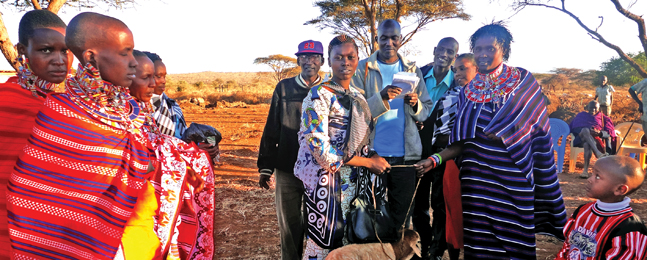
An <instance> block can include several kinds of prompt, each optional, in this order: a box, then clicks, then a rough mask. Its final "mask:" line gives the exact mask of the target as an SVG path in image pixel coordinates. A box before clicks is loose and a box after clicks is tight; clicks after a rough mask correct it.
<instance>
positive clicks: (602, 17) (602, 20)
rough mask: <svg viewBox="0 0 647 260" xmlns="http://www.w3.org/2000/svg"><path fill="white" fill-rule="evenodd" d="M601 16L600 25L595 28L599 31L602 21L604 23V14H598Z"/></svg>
mask: <svg viewBox="0 0 647 260" xmlns="http://www.w3.org/2000/svg"><path fill="white" fill-rule="evenodd" d="M598 18H600V25H598V28H595V31H596V32H597V31H598V29H600V27H602V23H604V16H598Z"/></svg>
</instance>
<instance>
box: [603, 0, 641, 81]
mask: <svg viewBox="0 0 647 260" xmlns="http://www.w3.org/2000/svg"><path fill="white" fill-rule="evenodd" d="M611 2H612V3H613V5H615V6H616V10H618V12H620V13H621V14H622V15H624V16H625V17H627V18H629V19H631V20H632V21H634V22H636V24H637V25H638V39H640V43H641V44H642V46H643V49H644V51H645V54H646V55H647V34H646V32H645V20H644V19H643V18H642V16H638V15H636V14H634V13H632V12H629V10H627V9H625V8H623V7H622V5H621V4H620V1H619V0H611ZM632 5H633V4H632ZM643 77H646V78H647V76H643Z"/></svg>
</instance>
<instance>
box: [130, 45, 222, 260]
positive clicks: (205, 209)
mask: <svg viewBox="0 0 647 260" xmlns="http://www.w3.org/2000/svg"><path fill="white" fill-rule="evenodd" d="M133 56H134V57H135V59H136V60H137V63H138V64H139V65H138V66H137V70H136V74H135V78H134V79H133V83H132V84H131V85H130V95H131V96H132V97H133V98H134V99H135V100H136V101H137V102H138V103H139V106H140V108H141V110H142V114H143V115H144V116H145V120H144V127H143V129H144V132H146V133H147V135H148V140H149V142H150V146H151V148H152V149H153V150H154V151H155V158H154V161H155V162H157V163H156V164H155V174H154V176H152V177H151V178H150V179H149V180H148V181H147V188H146V189H144V191H143V192H142V194H141V195H140V198H139V199H138V201H137V204H136V206H135V210H134V212H133V215H132V216H131V218H130V219H129V220H128V223H127V224H126V230H125V232H124V235H123V237H122V239H121V241H122V244H123V247H124V253H125V256H126V259H158V257H160V256H161V257H162V258H164V259H196V258H207V259H210V258H212V257H213V252H214V248H213V246H214V244H213V237H212V235H211V234H213V214H214V213H213V212H214V197H213V195H214V189H213V186H214V184H213V182H214V176H213V169H212V166H211V164H210V161H209V158H210V157H209V155H208V153H207V152H206V151H203V150H200V149H199V148H198V147H196V146H195V145H194V144H187V143H185V142H184V141H182V140H180V139H178V138H176V137H173V136H169V135H165V134H162V133H161V132H160V130H159V128H158V127H157V124H156V123H155V120H154V119H153V117H152V114H153V112H154V109H153V105H152V104H151V102H150V100H151V98H152V97H153V92H154V90H155V87H156V83H155V77H154V75H155V65H153V62H152V61H151V60H150V59H149V58H148V57H147V55H145V54H144V53H143V52H141V51H137V50H134V51H133ZM151 184H152V185H151ZM176 194H182V195H181V196H177V195H176ZM175 219H180V221H173V220H175ZM154 220H155V221H154ZM178 222H179V223H178ZM154 223H155V226H154V228H153V224H154Z"/></svg>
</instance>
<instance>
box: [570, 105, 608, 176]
mask: <svg viewBox="0 0 647 260" xmlns="http://www.w3.org/2000/svg"><path fill="white" fill-rule="evenodd" d="M586 110H587V111H583V112H580V113H578V114H577V115H576V116H575V118H573V121H571V124H570V125H569V127H570V129H571V133H572V134H573V135H574V136H575V139H573V146H575V147H582V148H584V171H583V172H582V174H581V175H580V178H583V179H586V178H588V177H589V164H590V163H591V155H595V157H596V158H602V157H604V156H607V155H608V154H607V153H605V150H606V144H607V143H610V142H607V139H610V138H611V139H612V138H615V137H616V131H615V128H614V126H613V122H612V121H611V119H610V118H609V117H608V116H606V115H605V114H604V113H602V112H600V104H599V103H598V102H597V101H595V100H592V101H591V102H589V104H588V105H587V106H586Z"/></svg>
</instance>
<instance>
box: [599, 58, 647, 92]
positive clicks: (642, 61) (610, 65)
mask: <svg viewBox="0 0 647 260" xmlns="http://www.w3.org/2000/svg"><path fill="white" fill-rule="evenodd" d="M627 55H628V56H629V57H630V58H631V59H633V60H634V61H635V62H636V63H638V64H639V65H640V66H642V67H643V68H647V57H646V56H645V53H644V52H640V53H638V54H633V53H629V54H627ZM599 73H600V74H601V75H605V76H607V78H608V79H609V83H611V84H612V85H616V86H622V85H633V84H636V83H638V81H640V80H642V79H643V77H641V76H640V75H639V74H638V72H637V71H636V70H635V69H634V68H633V67H631V66H629V64H628V63H626V62H624V60H622V59H620V58H619V57H612V58H611V59H609V60H608V61H605V62H603V63H602V65H600V72H599Z"/></svg>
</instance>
